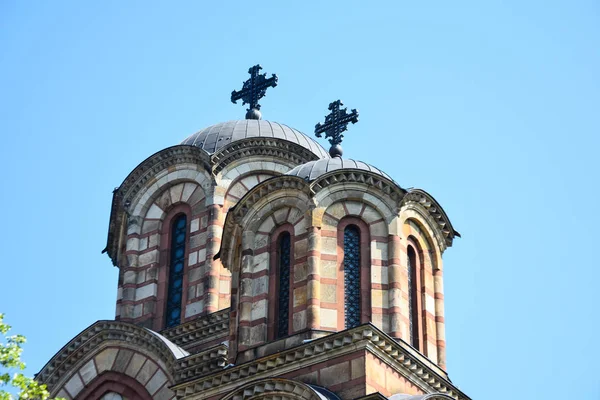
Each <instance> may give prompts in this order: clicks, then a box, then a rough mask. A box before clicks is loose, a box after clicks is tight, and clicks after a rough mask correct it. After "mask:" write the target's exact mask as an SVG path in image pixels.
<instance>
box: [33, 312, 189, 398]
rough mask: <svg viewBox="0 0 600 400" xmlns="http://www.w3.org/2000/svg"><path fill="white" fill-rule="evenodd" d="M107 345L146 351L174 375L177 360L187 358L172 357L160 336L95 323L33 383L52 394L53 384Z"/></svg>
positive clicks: (126, 326) (112, 323)
mask: <svg viewBox="0 0 600 400" xmlns="http://www.w3.org/2000/svg"><path fill="white" fill-rule="evenodd" d="M108 341H111V342H124V343H126V344H129V345H132V346H134V347H135V348H137V349H143V350H146V351H148V352H149V353H152V354H153V355H154V356H155V357H156V359H160V360H162V361H163V362H164V363H165V365H166V366H167V368H168V370H169V371H173V366H174V363H175V361H176V360H177V358H178V357H177V356H179V357H183V356H185V355H187V353H186V352H181V354H178V355H175V354H174V353H173V350H172V349H171V348H170V347H169V345H168V344H167V342H166V341H165V340H162V339H161V338H160V335H159V334H157V333H155V332H152V331H150V330H148V329H145V328H141V327H139V326H136V325H133V324H129V323H126V322H119V321H98V322H96V323H94V324H92V325H91V326H90V327H88V328H87V329H85V330H84V331H83V332H81V333H80V334H79V335H77V336H76V337H74V338H73V339H72V340H71V341H70V342H69V343H67V344H66V345H65V346H64V347H63V348H62V349H60V350H59V351H58V353H56V354H55V355H54V357H52V359H51V360H50V361H48V363H47V364H46V365H45V366H44V367H43V368H42V370H41V371H40V372H39V374H37V375H36V380H37V381H38V382H40V383H44V384H46V385H48V389H49V390H50V391H52V390H53V389H54V386H55V385H56V383H57V382H59V380H60V379H61V378H62V377H64V376H65V374H67V373H68V372H69V371H71V370H72V369H73V367H74V365H75V364H77V363H78V362H79V361H81V360H83V359H85V358H87V356H88V355H90V354H92V353H94V352H95V351H96V350H97V349H99V348H101V347H102V345H104V344H106V342H108Z"/></svg>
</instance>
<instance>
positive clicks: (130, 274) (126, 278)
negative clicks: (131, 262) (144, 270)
mask: <svg viewBox="0 0 600 400" xmlns="http://www.w3.org/2000/svg"><path fill="white" fill-rule="evenodd" d="M136 275H137V274H136V273H135V271H125V273H124V274H123V284H124V285H126V284H128V283H135V281H136Z"/></svg>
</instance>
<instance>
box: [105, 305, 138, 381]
mask: <svg viewBox="0 0 600 400" xmlns="http://www.w3.org/2000/svg"><path fill="white" fill-rule="evenodd" d="M140 314H141V313H140ZM132 356H133V352H132V351H131V350H126V349H120V350H119V354H118V355H117V358H116V359H115V363H114V364H113V367H112V370H113V371H116V372H125V368H127V364H129V360H131V357H132Z"/></svg>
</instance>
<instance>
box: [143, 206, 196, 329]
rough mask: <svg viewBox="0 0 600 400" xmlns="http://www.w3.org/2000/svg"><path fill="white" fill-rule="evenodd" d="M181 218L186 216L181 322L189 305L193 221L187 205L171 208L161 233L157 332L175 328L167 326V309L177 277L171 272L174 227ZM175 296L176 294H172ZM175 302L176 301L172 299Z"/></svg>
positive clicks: (156, 317) (155, 324)
mask: <svg viewBox="0 0 600 400" xmlns="http://www.w3.org/2000/svg"><path fill="white" fill-rule="evenodd" d="M181 216H185V219H186V221H185V228H184V229H185V231H184V232H185V238H184V246H183V259H182V260H181V262H182V263H183V271H181V279H182V281H181V282H182V283H181V293H179V294H180V296H181V298H180V312H181V317H180V321H182V320H183V315H184V312H185V311H184V305H185V304H186V303H187V292H188V291H187V287H188V253H189V249H188V248H187V247H188V246H187V242H188V236H189V234H188V232H189V226H190V220H191V210H190V206H189V205H187V204H179V205H177V206H174V207H173V208H171V209H170V210H169V212H168V214H167V215H166V217H165V219H164V221H163V225H162V228H161V231H160V244H159V249H160V250H159V251H160V264H159V269H158V285H157V295H156V309H155V314H154V318H153V321H152V327H153V329H155V330H157V331H158V330H162V329H164V328H167V327H171V326H175V325H168V324H167V308H168V303H169V289H170V288H169V285H170V282H171V280H172V279H174V278H175V277H174V276H172V274H171V272H172V269H173V268H174V263H173V261H174V257H173V256H174V254H173V253H172V250H173V242H174V239H175V238H174V233H175V232H174V228H175V227H174V225H175V223H176V222H177V219H178V218H180V217H181ZM172 294H174V293H172ZM172 300H174V299H172Z"/></svg>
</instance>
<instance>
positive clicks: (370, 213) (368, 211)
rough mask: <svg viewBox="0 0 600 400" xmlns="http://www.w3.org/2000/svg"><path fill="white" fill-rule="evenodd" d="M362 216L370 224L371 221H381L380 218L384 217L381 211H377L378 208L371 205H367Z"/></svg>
mask: <svg viewBox="0 0 600 400" xmlns="http://www.w3.org/2000/svg"><path fill="white" fill-rule="evenodd" d="M362 218H363V220H365V221H366V222H367V223H368V224H370V223H371V222H375V221H379V220H380V219H383V217H382V216H381V214H380V213H379V211H377V210H376V209H374V208H373V207H371V206H366V207H365V209H364V210H363V213H362Z"/></svg>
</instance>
